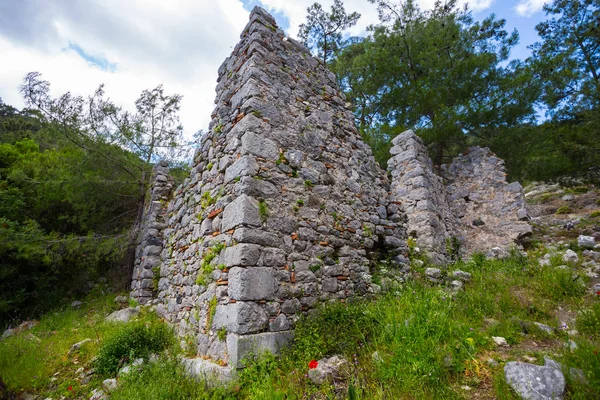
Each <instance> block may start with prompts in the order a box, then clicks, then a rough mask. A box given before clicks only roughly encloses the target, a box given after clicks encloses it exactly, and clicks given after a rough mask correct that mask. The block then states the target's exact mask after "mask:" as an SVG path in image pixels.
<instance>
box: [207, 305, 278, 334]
mask: <svg viewBox="0 0 600 400" xmlns="http://www.w3.org/2000/svg"><path fill="white" fill-rule="evenodd" d="M268 322H269V319H268V317H267V314H266V312H265V311H264V310H263V309H262V308H261V307H260V306H259V305H258V304H256V303H253V302H237V303H233V304H227V305H218V306H217V309H216V312H215V316H214V319H213V327H214V328H215V329H220V328H225V329H227V331H228V332H233V333H238V334H245V333H253V332H259V331H261V330H263V329H264V328H266V327H267V324H268Z"/></svg>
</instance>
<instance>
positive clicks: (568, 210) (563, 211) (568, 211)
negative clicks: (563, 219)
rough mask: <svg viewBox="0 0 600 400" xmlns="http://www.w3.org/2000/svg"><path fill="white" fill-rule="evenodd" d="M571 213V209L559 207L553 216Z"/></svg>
mask: <svg viewBox="0 0 600 400" xmlns="http://www.w3.org/2000/svg"><path fill="white" fill-rule="evenodd" d="M571 211H572V210H571V207H569V206H561V207H558V210H556V213H555V214H569V213H570V212H571Z"/></svg>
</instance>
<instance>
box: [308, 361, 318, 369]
mask: <svg viewBox="0 0 600 400" xmlns="http://www.w3.org/2000/svg"><path fill="white" fill-rule="evenodd" d="M317 365H319V363H318V362H317V360H311V361H310V362H309V363H308V368H309V369H315V368H317Z"/></svg>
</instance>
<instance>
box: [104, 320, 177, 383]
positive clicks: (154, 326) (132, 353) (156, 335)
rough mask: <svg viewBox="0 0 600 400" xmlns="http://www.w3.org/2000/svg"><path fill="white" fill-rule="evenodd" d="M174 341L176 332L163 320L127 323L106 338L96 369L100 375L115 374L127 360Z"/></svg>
mask: <svg viewBox="0 0 600 400" xmlns="http://www.w3.org/2000/svg"><path fill="white" fill-rule="evenodd" d="M174 341H175V339H174V336H173V332H172V331H171V329H170V328H169V327H167V325H165V324H164V323H162V322H152V323H148V324H146V323H144V322H142V321H134V322H131V323H128V324H125V325H123V326H122V327H119V329H118V330H117V331H115V332H114V333H113V334H111V335H110V336H108V337H107V338H106V339H105V340H104V341H103V343H102V345H101V347H100V350H99V351H98V358H97V359H96V361H95V367H96V371H97V372H98V373H100V374H101V375H113V374H114V373H116V372H117V370H118V369H119V368H120V367H121V366H122V365H123V364H125V363H126V362H128V361H131V360H133V359H135V358H140V357H141V358H148V356H149V355H150V354H151V353H158V352H161V351H163V350H165V349H166V348H167V347H169V346H171V345H172V344H173V343H174Z"/></svg>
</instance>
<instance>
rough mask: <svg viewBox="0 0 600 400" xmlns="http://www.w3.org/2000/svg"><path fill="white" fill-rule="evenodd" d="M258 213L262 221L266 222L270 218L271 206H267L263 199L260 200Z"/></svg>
mask: <svg viewBox="0 0 600 400" xmlns="http://www.w3.org/2000/svg"><path fill="white" fill-rule="evenodd" d="M258 215H259V216H260V219H261V221H262V222H265V221H266V220H267V218H269V208H268V207H267V202H266V201H265V200H263V199H261V200H260V201H259V202H258Z"/></svg>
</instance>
